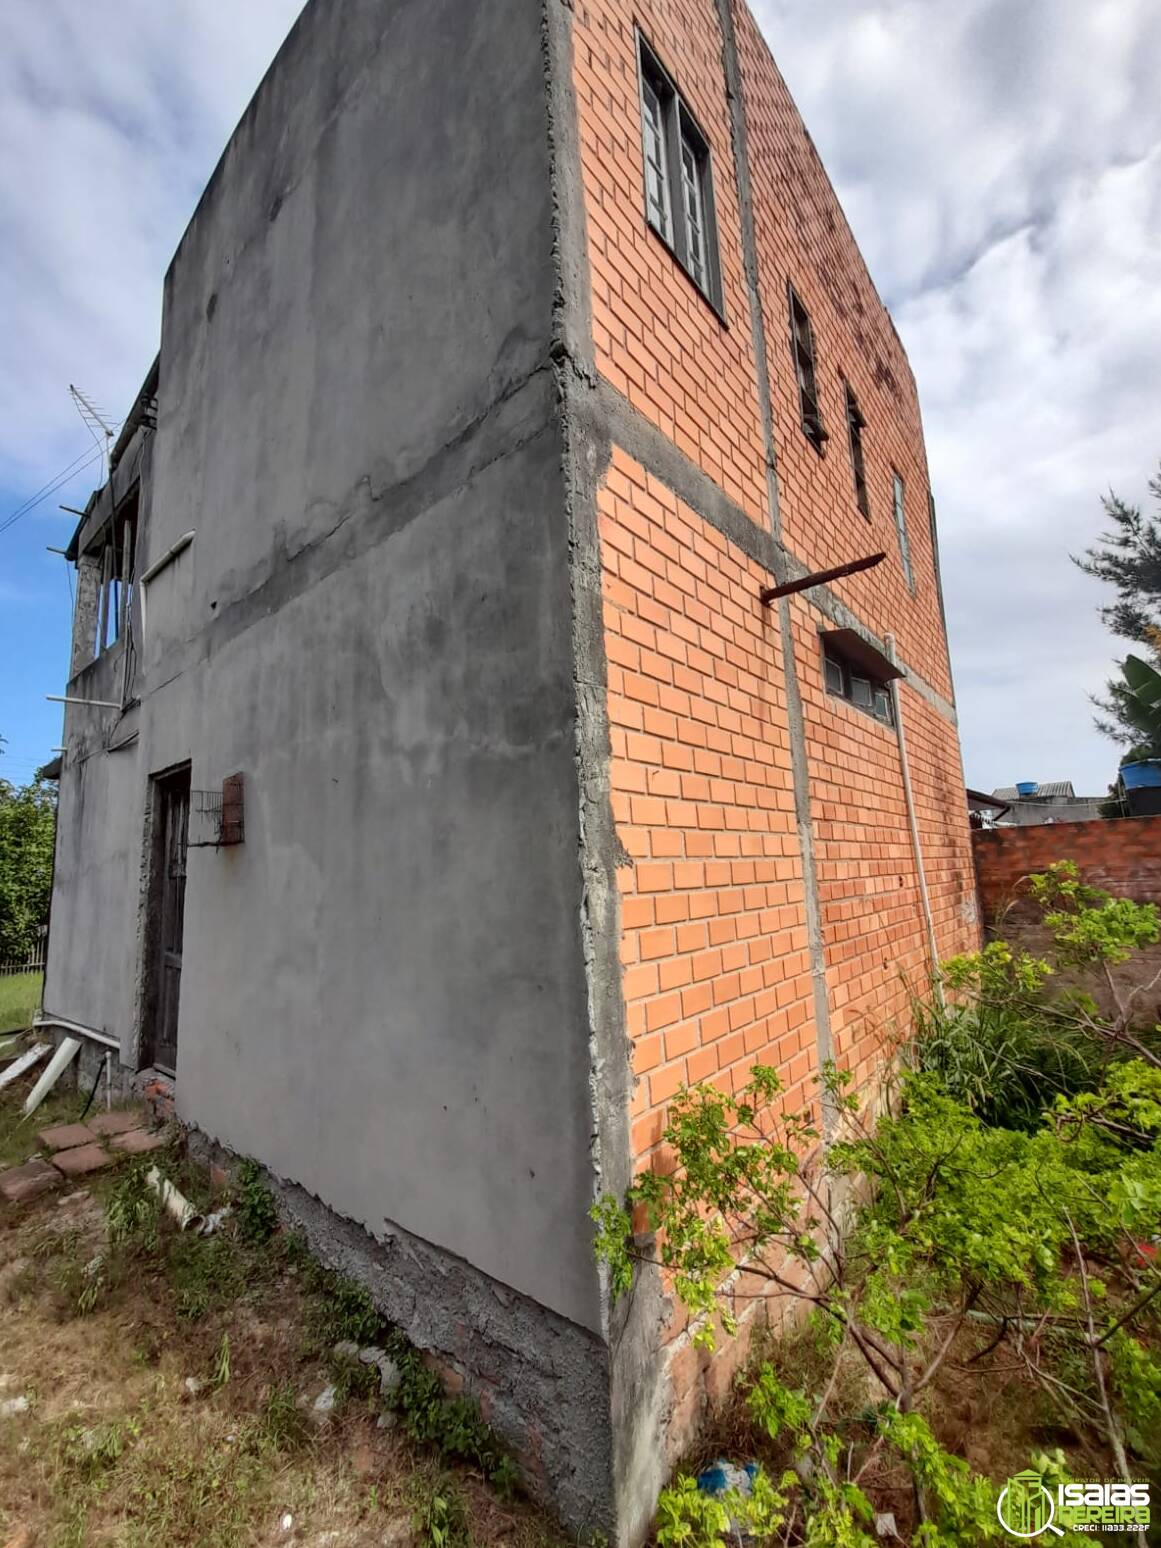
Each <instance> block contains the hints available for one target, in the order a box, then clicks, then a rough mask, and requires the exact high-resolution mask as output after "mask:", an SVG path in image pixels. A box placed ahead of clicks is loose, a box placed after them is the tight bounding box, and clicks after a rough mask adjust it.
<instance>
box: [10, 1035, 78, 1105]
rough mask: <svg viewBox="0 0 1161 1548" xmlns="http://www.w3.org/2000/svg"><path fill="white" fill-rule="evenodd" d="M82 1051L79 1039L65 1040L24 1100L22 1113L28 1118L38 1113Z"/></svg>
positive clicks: (68, 1038)
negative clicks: (46, 1098) (37, 1110)
mask: <svg viewBox="0 0 1161 1548" xmlns="http://www.w3.org/2000/svg"><path fill="white" fill-rule="evenodd" d="M80 1051H81V1044H80V1039H79V1038H76V1037H66V1038H65V1039H64V1041H63V1042H62V1043H61V1045H60V1047H59V1048H58V1049H57V1051H56V1053H54V1054H53V1056H52V1058H51V1059H50V1060H49V1061H48V1069H46V1070H45V1072H44V1074H43V1075H42V1076H41V1077H40V1079H39V1080H38V1081H37V1083H36V1085H35V1086H33V1088H32V1090H31V1091H30V1092H29V1093H28V1095H27V1097H25V1099H24V1107H23V1108H22V1109H21V1111H22V1112H23V1113H24V1116H25V1117H26V1118H27V1117H28V1116H29V1115H30V1114H31V1113H34V1112H35V1111H36V1109H37V1108H38V1107H39V1106H40V1104H41V1103H42V1102H43V1101H44V1099H45V1097H46V1096H47V1095H48V1094H49V1092H50V1091H51V1090H52V1088H53V1087H54V1086H55V1085H56V1083H57V1081H58V1080H59V1079H60V1078H61V1076H62V1075H63V1074H64V1072H65V1070H66V1069H67V1068H68V1066H69V1065H70V1064H71V1063H72V1062H73V1060H74V1059H75V1058H76V1056H77V1054H78V1053H80Z"/></svg>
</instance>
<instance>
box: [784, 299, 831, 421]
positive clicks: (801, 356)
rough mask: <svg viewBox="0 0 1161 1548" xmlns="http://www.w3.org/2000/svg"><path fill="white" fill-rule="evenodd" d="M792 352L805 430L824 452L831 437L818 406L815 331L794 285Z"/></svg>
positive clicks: (791, 327)
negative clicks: (815, 370) (824, 447)
mask: <svg viewBox="0 0 1161 1548" xmlns="http://www.w3.org/2000/svg"><path fill="white" fill-rule="evenodd" d="M790 349H791V353H792V354H793V356H794V373H795V375H796V376H797V378H798V406H799V410H800V412H801V414H802V428H803V430H804V431H805V433H806V438H807V440H808V441H810V443H811V444H812V445H813V446H814V448H815V450H816V451H821V450H822V448H823V446H824V445H825V443H826V442H827V441H828V440H829V439H830V437H829V435H828V432H827V429H826V426H825V425H824V424H823V422H822V412H821V410H820V409H819V406H818V382H817V380H816V378H815V374H814V329H813V328H812V327H811V326H810V317H809V315H808V314H807V310H806V308H805V307H804V306H803V304H802V302H801V301H800V300H799V298H798V292H797V291H796V290H795V288H794V286H793V285H791V286H790Z"/></svg>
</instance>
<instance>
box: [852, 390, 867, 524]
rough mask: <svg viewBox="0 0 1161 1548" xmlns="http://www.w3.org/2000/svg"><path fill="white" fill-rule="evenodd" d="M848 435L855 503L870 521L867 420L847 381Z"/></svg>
mask: <svg viewBox="0 0 1161 1548" xmlns="http://www.w3.org/2000/svg"><path fill="white" fill-rule="evenodd" d="M846 395H847V436H848V438H849V440H850V443H851V472H852V473H853V474H854V479H855V503H856V505H857V506H858V507H859V510H860V511H862V513H863V515H864V516H865V517H866V518H867V520H868V521H870V519H871V502H870V499H869V497H868V495H867V466H866V463H865V462H864V461H863V430H864V428H865V427H866V423H867V421H866V420H865V419H864V418H863V412H862V410H861V409H860V408H859V400H858V399H857V398H856V397H855V395H854V393H853V392H852V390H851V386H850V383H849V382H848V383H847V388H846Z"/></svg>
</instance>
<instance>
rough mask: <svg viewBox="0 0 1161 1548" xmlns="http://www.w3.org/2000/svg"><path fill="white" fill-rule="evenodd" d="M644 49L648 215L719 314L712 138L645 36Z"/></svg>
mask: <svg viewBox="0 0 1161 1548" xmlns="http://www.w3.org/2000/svg"><path fill="white" fill-rule="evenodd" d="M639 48H640V56H639V57H640V69H641V137H642V142H643V150H644V156H645V218H646V219H647V220H648V222H649V224H650V225H651V226H652V227H653V229H654V231H656V233H657V235H658V236H659V237H660V238H661V239H662V241H663V242H665V243H666V244H667V246H668V247H669V248H670V250H671V251H672V252H673V255H674V256H675V257H676V259H677V260H678V262H679V263H680V264H681V266H682V268H683V269H684V270H685V272H686V273H687V274H688V275H689V277H690V279H691V280H692V281H693V282H694V284H695V285H696V286H697V288H698V289H699V290H700V291H701V293H702V295H703V296H705V298H706V300H707V301H708V302H709V303H710V305H711V306H712V307H713V308H714V310H715V311H717V312H719V313H720V312H721V281H720V278H719V275H718V255H717V231H716V229H715V225H714V206H713V184H712V179H711V175H710V151H709V142H708V141H707V139H706V137H705V135H704V134H702V132H701V130H700V129H699V128H698V126H697V123H696V122H695V120H694V117H693V115H692V113H690V111H689V109H688V108H687V107H686V105H685V103H684V102H683V101H682V99H681V97H680V95H679V94H678V91H677V88H676V87H675V86H674V84H673V82H672V80H670V78H669V76H668V75H667V74H666V72H665V71H664V70H663V69H662V67H661V65H660V63H659V62H658V59H657V56H656V54H654V52H653V50H652V49H651V48H650V47H649V45H648V44H647V43H646V42H645V40H644V39H643V38H642V39H640V42H639Z"/></svg>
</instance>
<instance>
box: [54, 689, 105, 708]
mask: <svg viewBox="0 0 1161 1548" xmlns="http://www.w3.org/2000/svg"><path fill="white" fill-rule="evenodd" d="M45 698H46V699H47V700H48V702H49V703H50V704H87V705H88V706H89V708H90V709H115V710H119V709H120V708H121V706H120V704H118V703H117V701H116V700H115V699H77V698H74V697H72V696H71V695H69V694H63V693H46V694H45Z"/></svg>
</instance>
